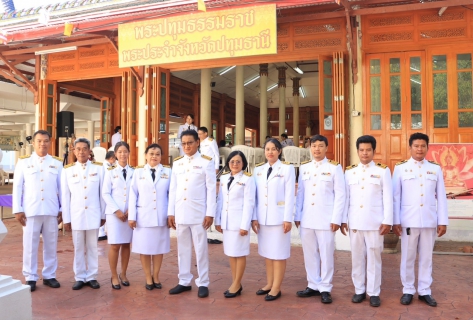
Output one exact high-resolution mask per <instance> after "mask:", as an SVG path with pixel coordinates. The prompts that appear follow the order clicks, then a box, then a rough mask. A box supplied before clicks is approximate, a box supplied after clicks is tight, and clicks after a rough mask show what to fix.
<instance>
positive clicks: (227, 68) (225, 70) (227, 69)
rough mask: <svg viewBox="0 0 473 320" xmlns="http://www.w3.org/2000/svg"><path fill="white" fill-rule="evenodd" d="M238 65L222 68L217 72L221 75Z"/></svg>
mask: <svg viewBox="0 0 473 320" xmlns="http://www.w3.org/2000/svg"><path fill="white" fill-rule="evenodd" d="M235 67H236V66H231V67H226V68H225V69H223V70H221V71H220V72H217V74H218V75H219V76H221V75H222V74H225V73H227V72H228V71H230V70H232V69H233V68H235Z"/></svg>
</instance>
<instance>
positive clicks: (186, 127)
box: [177, 123, 198, 139]
mask: <svg viewBox="0 0 473 320" xmlns="http://www.w3.org/2000/svg"><path fill="white" fill-rule="evenodd" d="M186 130H194V131H195V132H197V130H198V128H197V127H196V126H194V125H193V124H191V125H189V124H187V123H184V124H181V125H180V126H179V129H178V130H177V138H178V139H181V133H182V132H183V131H186Z"/></svg>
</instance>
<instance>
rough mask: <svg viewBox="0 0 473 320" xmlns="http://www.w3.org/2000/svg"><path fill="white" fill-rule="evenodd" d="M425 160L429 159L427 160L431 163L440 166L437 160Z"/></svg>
mask: <svg viewBox="0 0 473 320" xmlns="http://www.w3.org/2000/svg"><path fill="white" fill-rule="evenodd" d="M427 161H429V162H430V163H432V164H436V165H438V166H440V165H439V164H438V163H437V162H435V161H432V160H427Z"/></svg>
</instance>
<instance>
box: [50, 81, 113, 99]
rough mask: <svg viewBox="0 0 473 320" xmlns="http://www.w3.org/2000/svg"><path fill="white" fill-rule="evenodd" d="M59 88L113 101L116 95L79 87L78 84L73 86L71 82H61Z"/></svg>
mask: <svg viewBox="0 0 473 320" xmlns="http://www.w3.org/2000/svg"><path fill="white" fill-rule="evenodd" d="M58 87H59V88H64V89H66V90H69V91H76V92H82V93H88V94H91V95H94V96H99V97H109V98H112V99H114V98H115V94H113V93H108V92H104V91H100V90H97V89H93V88H88V87H87V88H86V87H82V86H80V85H77V83H76V84H73V83H71V82H61V83H58Z"/></svg>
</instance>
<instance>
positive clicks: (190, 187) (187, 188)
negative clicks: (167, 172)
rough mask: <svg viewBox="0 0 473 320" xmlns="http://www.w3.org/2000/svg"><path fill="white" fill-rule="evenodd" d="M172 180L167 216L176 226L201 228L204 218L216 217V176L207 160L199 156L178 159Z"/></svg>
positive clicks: (175, 162)
mask: <svg viewBox="0 0 473 320" xmlns="http://www.w3.org/2000/svg"><path fill="white" fill-rule="evenodd" d="M171 176H172V177H171V187H170V190H169V208H168V216H175V217H176V223H177V224H201V223H202V222H203V221H204V218H205V216H207V217H212V218H213V217H215V210H216V201H215V195H216V194H217V193H216V175H215V167H214V161H213V160H212V159H211V158H210V157H208V156H205V155H201V154H200V153H199V152H196V153H195V154H194V155H193V156H191V157H188V156H183V157H182V158H181V157H178V158H176V159H175V160H174V164H173V170H172V174H171ZM178 185H179V188H177V186H178Z"/></svg>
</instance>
